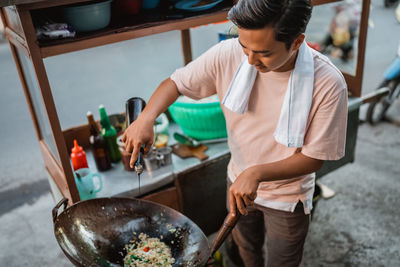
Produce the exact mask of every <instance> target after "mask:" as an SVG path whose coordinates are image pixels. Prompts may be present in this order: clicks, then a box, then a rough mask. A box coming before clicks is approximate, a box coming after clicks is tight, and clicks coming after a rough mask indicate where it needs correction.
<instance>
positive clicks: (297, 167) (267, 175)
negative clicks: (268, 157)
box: [253, 152, 324, 182]
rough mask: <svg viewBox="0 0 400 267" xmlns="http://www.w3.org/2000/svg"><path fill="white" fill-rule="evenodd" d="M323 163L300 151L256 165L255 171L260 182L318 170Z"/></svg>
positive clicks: (288, 177) (292, 176)
mask: <svg viewBox="0 0 400 267" xmlns="http://www.w3.org/2000/svg"><path fill="white" fill-rule="evenodd" d="M323 163H324V161H323V160H318V159H313V158H310V157H307V156H305V155H304V154H302V153H301V152H300V153H295V154H294V155H292V156H290V157H288V158H286V159H283V160H280V161H276V162H272V163H267V164H261V165H257V166H254V167H253V168H254V170H253V171H254V172H255V174H256V176H257V177H258V180H259V182H266V181H277V180H284V179H290V178H294V177H298V176H301V175H305V174H309V173H313V172H316V171H317V170H319V169H320V168H321V167H322V164H323Z"/></svg>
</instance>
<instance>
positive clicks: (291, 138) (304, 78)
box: [222, 41, 314, 147]
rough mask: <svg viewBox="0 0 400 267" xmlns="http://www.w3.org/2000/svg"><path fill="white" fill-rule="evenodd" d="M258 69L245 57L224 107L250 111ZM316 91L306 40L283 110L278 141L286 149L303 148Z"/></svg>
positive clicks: (302, 46)
mask: <svg viewBox="0 0 400 267" xmlns="http://www.w3.org/2000/svg"><path fill="white" fill-rule="evenodd" d="M256 76H257V69H256V68H255V67H254V66H253V65H250V64H249V63H248V59H247V57H245V58H244V59H243V61H242V63H241V64H240V66H239V68H238V70H237V71H236V74H235V76H234V77H233V79H232V81H231V84H230V85H229V88H228V91H227V92H226V94H225V97H224V99H223V100H222V104H223V105H224V106H225V107H227V108H228V109H230V110H232V111H233V112H236V113H239V114H243V113H244V112H246V111H247V106H248V103H249V98H250V94H251V90H252V88H253V85H254V81H255V79H256ZM313 90H314V60H313V54H312V51H311V48H310V47H309V46H308V45H307V43H306V41H303V43H302V44H301V46H300V48H299V52H298V55H297V59H296V63H295V67H294V69H293V71H292V73H291V74H290V78H289V82H288V86H287V89H286V95H285V99H284V101H283V105H282V108H281V113H280V117H279V121H278V125H277V127H276V129H275V133H274V137H275V140H276V141H277V142H278V143H280V144H283V145H285V146H287V147H302V146H303V141H304V135H305V131H306V126H307V120H308V114H309V113H310V108H311V103H312V95H313Z"/></svg>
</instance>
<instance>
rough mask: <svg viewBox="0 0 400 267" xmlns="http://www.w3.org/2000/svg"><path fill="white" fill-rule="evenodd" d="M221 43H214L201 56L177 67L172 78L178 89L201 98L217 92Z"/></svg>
mask: <svg viewBox="0 0 400 267" xmlns="http://www.w3.org/2000/svg"><path fill="white" fill-rule="evenodd" d="M220 50H221V43H219V44H216V45H214V46H213V47H211V48H210V49H209V50H207V51H206V52H205V53H203V54H202V55H201V56H200V57H198V58H197V59H195V60H193V61H192V62H190V63H189V64H187V65H186V66H185V67H183V68H179V69H177V70H176V71H175V72H174V73H173V74H172V75H171V77H170V78H171V80H172V81H174V82H175V84H176V86H177V88H178V91H179V92H180V93H181V94H182V95H185V96H188V97H190V98H193V99H201V98H204V97H208V96H211V95H213V94H216V77H217V69H218V64H219V58H220V56H221V54H220V52H221V51H220Z"/></svg>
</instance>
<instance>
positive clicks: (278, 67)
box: [239, 27, 301, 72]
mask: <svg viewBox="0 0 400 267" xmlns="http://www.w3.org/2000/svg"><path fill="white" fill-rule="evenodd" d="M239 42H240V45H241V46H242V48H243V52H244V53H245V54H246V55H247V56H248V60H249V64H251V65H254V66H255V67H256V69H257V70H258V71H259V72H269V71H288V70H291V69H293V68H294V63H295V58H296V52H297V49H298V46H297V42H298V41H297V40H296V41H294V42H293V44H292V45H291V47H290V49H289V50H288V49H286V45H285V43H283V42H279V41H277V40H275V33H274V29H273V28H272V27H265V28H263V29H257V30H248V29H242V28H239ZM300 44H301V42H300Z"/></svg>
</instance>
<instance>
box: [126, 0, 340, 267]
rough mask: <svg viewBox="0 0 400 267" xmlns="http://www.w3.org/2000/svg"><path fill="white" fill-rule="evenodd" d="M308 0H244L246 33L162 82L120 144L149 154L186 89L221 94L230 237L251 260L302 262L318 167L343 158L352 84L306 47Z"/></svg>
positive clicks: (242, 28) (234, 14)
mask: <svg viewBox="0 0 400 267" xmlns="http://www.w3.org/2000/svg"><path fill="white" fill-rule="evenodd" d="M311 11H312V6H311V1H308V0H240V1H239V2H238V3H237V4H236V5H235V6H234V7H233V8H232V9H231V10H230V12H229V19H230V20H231V21H232V22H233V23H234V24H236V25H237V26H238V28H239V38H237V39H230V40H227V41H223V42H221V43H219V44H217V45H215V46H214V47H212V48H211V49H209V50H208V51H207V52H206V53H204V54H203V55H201V56H200V57H199V58H197V59H196V60H194V61H193V62H191V63H190V64H188V65H187V66H185V67H183V68H181V69H178V70H176V71H175V72H174V73H173V74H172V76H171V77H170V78H168V79H166V80H164V81H163V82H162V83H161V84H160V86H159V87H158V88H157V90H156V91H155V93H154V94H153V96H152V97H151V98H150V100H149V102H148V104H147V106H146V108H145V110H144V111H143V112H142V114H141V115H140V116H139V118H138V119H137V120H136V121H135V122H134V123H133V124H132V125H130V126H129V127H128V129H127V130H126V132H125V134H124V136H123V141H124V142H125V144H126V149H127V150H128V151H133V152H132V158H131V164H132V165H133V164H134V162H135V161H136V159H137V155H138V152H139V148H140V147H141V145H142V144H145V146H146V148H145V152H148V151H149V150H150V148H151V143H152V141H153V124H154V121H155V118H156V117H157V116H158V115H159V114H160V113H161V112H163V111H164V110H166V108H167V107H168V106H169V105H170V104H172V103H173V102H174V101H175V100H176V98H177V97H178V96H179V95H180V94H183V95H186V96H188V97H191V98H194V99H199V98H203V97H207V96H210V95H213V94H215V93H216V94H217V95H218V97H219V99H220V101H221V107H222V110H223V112H224V115H225V119H226V124H227V131H228V145H229V148H230V151H231V161H230V163H229V165H228V187H229V190H228V197H229V209H230V211H231V212H237V211H238V212H240V213H241V214H243V215H246V216H242V217H241V218H240V220H239V221H238V224H237V225H236V227H235V228H234V230H233V232H232V235H233V239H234V241H235V243H236V244H237V245H238V248H239V254H240V257H241V258H242V261H243V262H244V264H245V266H264V259H263V251H262V246H263V244H264V233H265V232H266V235H267V241H268V242H267V255H268V259H267V265H268V266H269V267H270V266H298V265H299V264H300V262H301V258H302V253H303V245H304V242H305V238H306V235H307V231H308V226H309V220H310V210H311V209H312V195H313V192H314V185H315V174H314V173H315V171H317V170H318V169H319V168H320V167H321V166H322V164H323V162H324V160H337V159H339V158H341V157H343V155H344V146H345V131H346V121H347V87H346V84H345V81H344V79H343V76H342V75H341V73H340V71H339V70H338V69H337V68H335V67H334V66H333V65H332V63H330V62H329V60H328V59H327V58H326V57H324V56H322V55H321V54H319V53H318V52H316V51H312V50H311V49H310V48H309V47H308V46H307V45H306V43H305V40H304V38H305V36H304V32H305V29H306V25H307V23H308V21H309V18H310V16H311Z"/></svg>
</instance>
